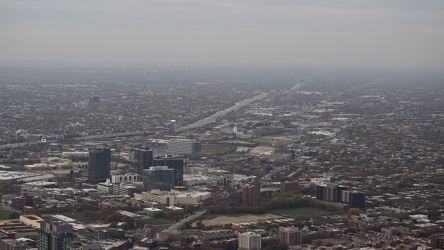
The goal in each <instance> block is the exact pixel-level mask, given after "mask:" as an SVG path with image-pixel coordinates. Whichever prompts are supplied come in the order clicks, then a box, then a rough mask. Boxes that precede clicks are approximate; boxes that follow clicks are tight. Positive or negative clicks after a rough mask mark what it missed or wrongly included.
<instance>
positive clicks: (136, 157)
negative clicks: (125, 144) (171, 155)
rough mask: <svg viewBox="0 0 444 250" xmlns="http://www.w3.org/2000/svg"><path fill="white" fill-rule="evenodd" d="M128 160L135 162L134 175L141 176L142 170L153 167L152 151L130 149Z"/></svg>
mask: <svg viewBox="0 0 444 250" xmlns="http://www.w3.org/2000/svg"><path fill="white" fill-rule="evenodd" d="M130 160H132V161H133V162H135V165H136V173H137V174H140V175H142V174H143V170H144V169H148V168H149V167H151V166H153V151H152V150H149V149H139V148H135V149H132V150H131V156H130Z"/></svg>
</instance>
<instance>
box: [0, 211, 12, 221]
mask: <svg viewBox="0 0 444 250" xmlns="http://www.w3.org/2000/svg"><path fill="white" fill-rule="evenodd" d="M10 213H11V211H9V210H0V220H9V214H10Z"/></svg>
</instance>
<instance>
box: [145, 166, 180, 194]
mask: <svg viewBox="0 0 444 250" xmlns="http://www.w3.org/2000/svg"><path fill="white" fill-rule="evenodd" d="M174 173H175V171H174V169H170V168H168V167H167V166H156V167H150V168H149V169H144V170H143V190H145V191H151V190H153V189H160V190H163V191H170V190H171V188H172V187H173V186H174V181H175V175H174Z"/></svg>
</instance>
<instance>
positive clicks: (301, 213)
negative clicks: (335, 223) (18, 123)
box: [272, 207, 331, 219]
mask: <svg viewBox="0 0 444 250" xmlns="http://www.w3.org/2000/svg"><path fill="white" fill-rule="evenodd" d="M272 212H273V213H275V214H285V215H289V216H293V217H295V218H297V219H309V218H314V217H319V216H323V215H328V214H331V212H329V211H327V210H324V209H320V208H316V207H301V208H286V209H276V210H273V211H272Z"/></svg>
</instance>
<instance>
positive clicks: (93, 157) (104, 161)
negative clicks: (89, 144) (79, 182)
mask: <svg viewBox="0 0 444 250" xmlns="http://www.w3.org/2000/svg"><path fill="white" fill-rule="evenodd" d="M110 174H111V150H110V149H109V148H98V149H92V150H90V151H89V164H88V180H89V181H105V180H106V179H108V178H109V177H110Z"/></svg>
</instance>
